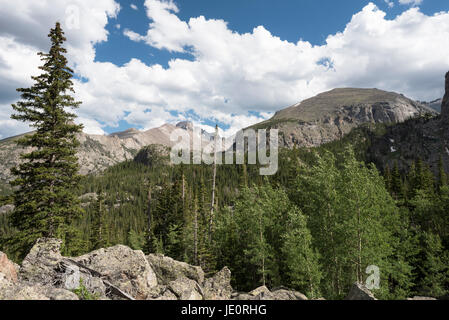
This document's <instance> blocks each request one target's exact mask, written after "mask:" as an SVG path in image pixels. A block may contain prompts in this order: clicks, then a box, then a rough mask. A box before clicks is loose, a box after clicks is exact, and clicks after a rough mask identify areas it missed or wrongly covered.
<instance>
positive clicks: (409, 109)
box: [0, 88, 441, 191]
mask: <svg viewBox="0 0 449 320" xmlns="http://www.w3.org/2000/svg"><path fill="white" fill-rule="evenodd" d="M438 104H439V105H441V99H440V100H436V101H434V102H431V103H423V102H418V101H414V100H412V99H409V98H407V97H405V96H404V95H402V94H398V93H394V92H387V91H383V90H379V89H358V88H340V89H334V90H331V91H328V92H324V93H321V94H318V95H317V96H315V97H312V98H310V99H307V100H304V101H302V102H300V103H297V104H295V105H292V106H290V107H287V108H285V109H282V110H280V111H278V112H276V113H275V115H274V116H273V117H272V118H271V119H269V120H267V121H263V122H261V123H258V124H256V125H254V126H252V127H251V128H254V129H260V128H266V129H270V128H277V129H279V132H280V137H279V139H280V145H281V146H283V147H289V148H291V147H293V146H294V145H297V146H300V147H314V146H319V145H322V144H325V143H328V142H332V141H334V140H338V139H341V138H342V137H343V136H345V135H346V134H348V133H349V132H350V131H351V130H353V129H354V128H357V127H359V126H360V125H363V124H367V123H371V124H376V123H382V124H391V123H403V122H404V121H406V120H407V119H411V118H416V117H419V116H424V115H427V116H429V117H436V116H437V115H438V112H437V111H436V110H435V109H434V108H437V106H438ZM175 129H182V130H186V131H187V132H188V133H189V135H190V137H192V136H193V134H194V133H193V130H192V124H191V123H190V122H187V121H183V122H179V123H178V124H176V125H172V124H164V125H163V126H161V127H158V128H153V129H150V130H147V131H139V130H137V129H133V128H132V129H128V130H125V131H122V132H116V133H112V134H110V135H92V134H86V133H82V134H80V135H79V137H78V138H79V141H80V143H81V146H80V148H79V152H78V157H79V163H80V168H81V169H80V172H81V174H90V173H98V172H101V171H103V170H105V169H106V168H108V167H110V166H112V165H114V164H117V163H120V162H123V161H125V160H130V159H133V158H134V157H135V156H136V154H137V153H138V151H139V150H140V149H142V148H143V147H145V146H148V145H155V144H157V145H163V146H167V147H170V146H172V143H171V142H170V134H171V133H172V132H173V131H174V130H175ZM19 137H20V136H17V137H11V138H7V139H4V140H1V141H0V185H5V184H7V182H8V181H9V180H10V179H11V178H12V177H11V174H10V171H9V168H11V167H12V166H14V165H16V164H17V163H18V162H19V161H20V153H22V152H24V151H27V150H23V149H22V148H20V147H18V146H17V144H16V141H17V139H18V138H19ZM211 139H213V134H211V133H207V132H205V131H202V141H203V145H204V144H206V143H209V142H210V141H211ZM389 139H390V140H389V141H391V140H394V139H393V138H389ZM191 147H193V146H192V145H191ZM0 191H1V190H0Z"/></svg>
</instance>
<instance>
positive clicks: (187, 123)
mask: <svg viewBox="0 0 449 320" xmlns="http://www.w3.org/2000/svg"><path fill="white" fill-rule="evenodd" d="M176 127H177V128H181V129H184V130H189V131H191V130H193V123H192V122H191V121H181V122H178V123H177V124H176Z"/></svg>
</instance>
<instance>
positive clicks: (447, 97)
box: [441, 72, 449, 120]
mask: <svg viewBox="0 0 449 320" xmlns="http://www.w3.org/2000/svg"><path fill="white" fill-rule="evenodd" d="M445 90H446V91H445V94H444V97H443V101H442V102H441V116H442V118H444V119H445V120H448V119H449V72H448V73H446V83H445Z"/></svg>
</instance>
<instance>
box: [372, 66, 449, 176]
mask: <svg viewBox="0 0 449 320" xmlns="http://www.w3.org/2000/svg"><path fill="white" fill-rule="evenodd" d="M445 80H446V83H445V89H446V92H445V95H444V98H443V102H442V104H441V115H439V116H437V117H432V118H429V117H422V118H418V119H412V120H409V121H406V122H404V123H399V124H396V125H394V126H390V127H388V128H387V132H386V133H385V134H384V135H383V136H381V137H378V138H376V139H374V140H373V141H372V145H371V147H370V150H369V153H370V154H371V157H372V159H371V160H372V161H373V162H375V163H376V165H377V166H378V167H379V168H384V167H385V166H386V165H387V164H388V165H389V166H390V168H391V167H393V166H394V164H395V163H398V165H399V167H400V168H408V167H409V166H410V165H411V163H412V162H413V161H415V160H417V159H418V158H419V159H421V160H423V161H424V162H426V163H428V164H429V165H430V167H431V168H432V169H433V171H434V172H435V173H437V171H438V163H439V160H440V158H441V159H442V160H443V166H444V168H445V170H446V171H449V72H448V73H447V74H446V79H445Z"/></svg>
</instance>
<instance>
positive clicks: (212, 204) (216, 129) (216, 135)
mask: <svg viewBox="0 0 449 320" xmlns="http://www.w3.org/2000/svg"><path fill="white" fill-rule="evenodd" d="M217 138H218V125H215V136H214V174H213V178H212V199H211V203H210V216H209V243H210V242H211V241H212V223H213V219H214V218H213V217H214V205H215V179H216V176H217Z"/></svg>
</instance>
